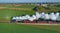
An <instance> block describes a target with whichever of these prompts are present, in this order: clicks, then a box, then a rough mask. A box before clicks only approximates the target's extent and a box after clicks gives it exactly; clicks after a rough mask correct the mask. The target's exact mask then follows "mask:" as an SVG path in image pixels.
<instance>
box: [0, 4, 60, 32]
mask: <svg viewBox="0 0 60 33" xmlns="http://www.w3.org/2000/svg"><path fill="white" fill-rule="evenodd" d="M35 6H36V5H34V4H17V5H16V4H1V5H0V33H60V24H57V25H38V24H37V25H35V24H21V23H18V24H16V23H9V22H10V18H11V17H13V16H21V15H26V14H29V15H32V14H35V11H34V10H32V9H33V8H34V7H35ZM59 10H60V6H59V5H58V6H56V5H54V6H53V5H51V6H50V5H49V7H48V9H47V8H45V7H41V6H39V7H38V11H39V12H43V11H44V12H46V13H47V12H53V11H54V12H56V11H59ZM1 22H2V23H1ZM4 22H5V23H4ZM6 22H8V23H6Z"/></svg>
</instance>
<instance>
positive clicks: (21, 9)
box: [0, 4, 60, 22]
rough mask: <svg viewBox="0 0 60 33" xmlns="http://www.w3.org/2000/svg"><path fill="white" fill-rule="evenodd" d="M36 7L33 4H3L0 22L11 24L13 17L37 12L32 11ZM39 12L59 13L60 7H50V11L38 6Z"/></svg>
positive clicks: (0, 6)
mask: <svg viewBox="0 0 60 33" xmlns="http://www.w3.org/2000/svg"><path fill="white" fill-rule="evenodd" d="M34 7H36V5H34V4H33V5H31V4H2V5H0V22H9V21H10V18H11V17H13V16H21V15H26V14H29V15H32V14H35V11H34V10H32V9H33V8H34ZM38 8H39V12H46V13H48V12H52V11H59V10H60V6H52V5H51V6H48V7H47V8H49V9H48V10H47V9H46V8H44V7H42V6H38Z"/></svg>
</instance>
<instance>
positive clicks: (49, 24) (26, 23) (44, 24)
mask: <svg viewBox="0 0 60 33" xmlns="http://www.w3.org/2000/svg"><path fill="white" fill-rule="evenodd" d="M17 24H25V25H59V26H60V23H59V24H58V23H53V24H49V23H17Z"/></svg>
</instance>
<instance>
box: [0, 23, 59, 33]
mask: <svg viewBox="0 0 60 33" xmlns="http://www.w3.org/2000/svg"><path fill="white" fill-rule="evenodd" d="M40 26H42V27H41V28H40ZM43 27H44V28H43ZM45 27H46V28H51V27H52V28H53V27H54V26H49V27H48V26H43V25H39V27H38V28H37V27H34V25H23V24H8V23H6V24H4V23H0V33H60V31H56V30H52V28H51V29H46V28H45ZM55 27H56V26H55ZM58 27H59V29H60V26H58ZM57 30H58V29H57Z"/></svg>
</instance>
